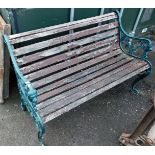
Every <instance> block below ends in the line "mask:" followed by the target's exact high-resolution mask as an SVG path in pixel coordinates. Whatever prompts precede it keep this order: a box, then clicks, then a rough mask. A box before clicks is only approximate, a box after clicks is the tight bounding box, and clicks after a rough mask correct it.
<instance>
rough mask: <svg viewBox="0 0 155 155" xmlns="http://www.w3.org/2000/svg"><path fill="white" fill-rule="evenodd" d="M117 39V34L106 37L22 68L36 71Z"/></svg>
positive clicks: (24, 72)
mask: <svg viewBox="0 0 155 155" xmlns="http://www.w3.org/2000/svg"><path fill="white" fill-rule="evenodd" d="M117 41H118V40H117V36H115V37H112V38H109V39H105V40H103V41H98V42H95V43H92V44H89V45H86V46H83V47H81V48H78V49H75V50H71V51H68V52H65V53H62V54H59V55H56V56H53V57H50V58H47V59H43V60H41V61H38V62H35V63H33V64H31V65H27V66H25V67H21V68H20V70H21V71H22V73H23V74H28V73H30V72H34V71H36V70H38V69H41V68H44V67H46V66H49V65H52V64H54V63H58V62H60V61H62V60H65V61H66V60H68V59H70V58H72V57H74V56H78V55H79V54H84V53H85V52H88V50H93V49H96V48H99V47H102V46H106V45H109V44H110V43H111V44H114V43H116V42H117ZM24 58H25V57H24ZM24 58H21V59H22V61H20V62H22V63H18V64H19V66H21V65H23V64H24V60H25V59H24ZM31 58H32V57H31V56H29V60H30V59H31ZM21 59H20V60H21ZM23 59H24V60H23Z"/></svg>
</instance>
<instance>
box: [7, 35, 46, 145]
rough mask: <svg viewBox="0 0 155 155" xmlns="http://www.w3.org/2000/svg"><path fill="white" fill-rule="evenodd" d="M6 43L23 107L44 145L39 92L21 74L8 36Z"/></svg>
mask: <svg viewBox="0 0 155 155" xmlns="http://www.w3.org/2000/svg"><path fill="white" fill-rule="evenodd" d="M4 42H5V43H6V45H7V47H8V50H9V53H10V57H11V60H12V63H13V66H14V70H15V74H16V78H17V83H18V89H19V93H20V97H21V107H22V109H23V110H28V111H29V112H30V114H31V116H32V118H33V120H34V122H35V124H36V127H37V129H38V140H39V142H40V143H41V144H42V145H43V134H44V133H45V127H44V123H43V120H42V118H41V117H40V115H39V113H38V111H37V109H36V104H37V91H36V90H35V89H34V88H33V87H32V85H31V83H30V82H29V81H28V80H27V79H26V78H25V77H24V76H23V74H22V73H21V72H20V70H19V67H18V65H17V63H16V59H15V57H14V55H13V46H12V45H11V44H10V42H9V38H8V36H6V35H4Z"/></svg>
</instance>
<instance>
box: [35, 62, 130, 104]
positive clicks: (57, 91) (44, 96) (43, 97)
mask: <svg viewBox="0 0 155 155" xmlns="http://www.w3.org/2000/svg"><path fill="white" fill-rule="evenodd" d="M130 61H131V59H123V60H122V61H119V62H117V63H115V64H112V65H110V66H107V67H103V68H102V69H101V70H98V71H96V72H94V73H92V74H88V75H87V76H86V77H84V78H80V79H78V80H75V81H73V82H71V83H67V84H66V85H63V86H61V87H58V88H56V89H54V90H52V91H49V92H47V93H45V94H42V95H40V96H38V99H37V101H38V103H40V102H42V101H44V100H46V99H48V98H50V97H52V99H53V97H54V96H56V95H58V94H60V93H62V92H64V91H67V90H69V89H72V88H74V87H76V86H79V85H82V84H83V83H85V82H87V81H89V80H91V79H94V78H96V77H98V76H100V75H102V74H104V73H107V72H110V71H111V70H114V69H116V68H117V67H120V66H122V65H125V64H126V63H128V62H130ZM132 63H133V62H132ZM69 92H72V91H69Z"/></svg>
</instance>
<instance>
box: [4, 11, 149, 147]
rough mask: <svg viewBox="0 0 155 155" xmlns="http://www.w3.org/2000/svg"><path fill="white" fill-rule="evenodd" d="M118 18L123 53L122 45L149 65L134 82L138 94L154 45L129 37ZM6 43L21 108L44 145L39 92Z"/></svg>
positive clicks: (130, 53) (147, 73)
mask: <svg viewBox="0 0 155 155" xmlns="http://www.w3.org/2000/svg"><path fill="white" fill-rule="evenodd" d="M116 13H117V15H118V17H119V45H120V48H121V49H122V51H123V52H125V50H124V48H123V46H122V43H123V44H125V45H126V46H127V49H128V50H127V53H126V52H125V53H126V54H128V55H130V56H132V57H134V58H136V59H141V60H144V61H146V62H147V63H148V64H149V66H150V67H149V69H148V70H147V71H145V72H144V73H143V74H141V75H139V77H138V78H137V79H136V80H135V81H134V82H133V86H132V90H133V91H134V92H138V91H137V89H136V88H135V84H136V83H137V82H138V81H139V80H140V79H142V78H144V77H146V76H147V75H149V74H150V73H151V68H152V65H151V63H150V62H149V61H148V59H147V55H148V53H149V52H150V51H151V48H152V44H151V41H150V40H149V39H145V38H138V37H133V36H130V35H128V34H127V33H126V32H125V31H124V29H123V27H122V24H121V18H120V15H119V12H118V11H116ZM133 40H137V41H139V45H138V46H136V45H133V44H132V43H133ZM4 42H5V43H6V45H7V47H8V50H9V53H10V57H11V60H12V63H13V66H14V70H15V73H16V77H17V83H18V89H19V92H20V96H21V107H22V109H23V110H28V111H29V112H30V114H31V116H32V118H33V120H34V122H35V124H36V126H37V129H38V140H39V142H40V143H41V144H42V145H43V134H44V133H45V127H44V123H43V120H42V118H41V117H40V115H39V113H38V112H37V109H36V103H37V91H36V90H35V89H34V88H33V87H32V85H31V83H30V82H29V81H28V80H27V79H26V78H25V77H24V76H23V74H22V73H21V72H20V69H19V67H18V65H17V62H16V58H15V57H14V54H13V46H12V45H11V44H10V41H9V38H8V36H6V35H4ZM139 48H141V49H143V50H144V53H143V55H142V56H141V57H138V56H136V55H135V52H136V50H138V49H139Z"/></svg>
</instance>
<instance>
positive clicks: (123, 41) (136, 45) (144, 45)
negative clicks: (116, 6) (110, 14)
mask: <svg viewBox="0 0 155 155" xmlns="http://www.w3.org/2000/svg"><path fill="white" fill-rule="evenodd" d="M116 13H117V14H118V17H119V26H120V31H119V44H120V48H121V49H122V50H123V51H124V52H126V53H127V54H129V55H130V56H133V57H137V58H140V59H142V60H146V59H147V57H148V53H149V52H150V51H152V42H151V40H150V39H147V38H139V37H134V36H132V35H129V34H127V33H126V32H125V30H124V29H123V26H122V23H121V18H120V15H119V12H118V11H116ZM138 51H142V53H143V54H142V55H141V56H137V52H138Z"/></svg>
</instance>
